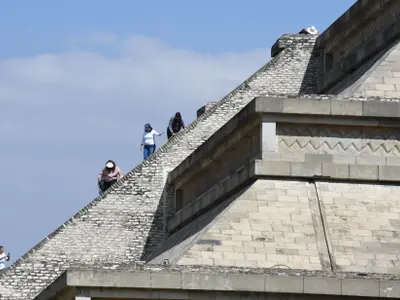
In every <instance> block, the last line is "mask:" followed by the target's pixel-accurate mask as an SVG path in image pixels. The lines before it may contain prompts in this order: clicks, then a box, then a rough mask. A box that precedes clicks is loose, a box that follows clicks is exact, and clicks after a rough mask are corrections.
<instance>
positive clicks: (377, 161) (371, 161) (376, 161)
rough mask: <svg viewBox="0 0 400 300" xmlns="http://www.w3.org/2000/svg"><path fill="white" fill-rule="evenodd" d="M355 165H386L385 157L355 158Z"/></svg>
mask: <svg viewBox="0 0 400 300" xmlns="http://www.w3.org/2000/svg"><path fill="white" fill-rule="evenodd" d="M356 164H358V165H386V157H384V156H372V155H371V156H357V157H356Z"/></svg>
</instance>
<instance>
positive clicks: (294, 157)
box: [281, 152, 306, 162]
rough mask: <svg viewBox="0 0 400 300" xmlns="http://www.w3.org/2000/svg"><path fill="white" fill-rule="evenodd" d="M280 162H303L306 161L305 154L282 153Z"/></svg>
mask: <svg viewBox="0 0 400 300" xmlns="http://www.w3.org/2000/svg"><path fill="white" fill-rule="evenodd" d="M281 160H283V161H299V162H304V161H305V160H306V153H304V152H282V153H281Z"/></svg>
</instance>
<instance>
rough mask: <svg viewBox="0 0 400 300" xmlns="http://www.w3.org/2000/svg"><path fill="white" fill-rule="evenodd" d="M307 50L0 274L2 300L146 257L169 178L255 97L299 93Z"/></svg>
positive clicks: (232, 96)
mask: <svg viewBox="0 0 400 300" xmlns="http://www.w3.org/2000/svg"><path fill="white" fill-rule="evenodd" d="M312 48H313V46H312V45H307V46H305V47H296V45H295V44H293V47H289V48H287V49H284V50H283V51H282V52H281V53H280V54H279V55H277V56H276V57H274V58H273V59H272V60H271V61H269V62H268V63H267V64H266V65H265V66H263V67H262V68H261V69H259V70H258V71H257V72H255V73H254V75H252V76H251V77H250V78H249V79H247V80H246V81H244V82H243V83H242V84H241V85H240V86H239V87H237V88H236V89H235V90H233V91H232V92H231V93H229V94H228V95H227V96H226V97H224V98H223V99H222V100H220V101H219V102H217V103H216V104H215V105H214V106H213V107H212V108H211V109H210V110H209V111H207V112H205V113H204V114H203V115H201V116H200V117H199V118H198V119H197V120H195V121H194V122H193V123H192V124H190V125H189V126H188V127H187V128H186V129H185V130H184V131H183V132H182V133H179V134H177V135H176V136H175V137H173V138H172V139H170V140H169V141H168V142H167V143H166V144H164V145H163V146H161V147H160V148H159V149H158V150H157V151H156V152H155V153H154V154H153V155H152V156H151V157H150V158H149V159H148V160H146V161H145V162H142V163H141V164H140V165H139V166H137V167H136V168H134V169H133V170H132V171H131V172H129V173H128V174H126V175H125V176H124V178H123V179H122V180H120V182H119V183H118V184H117V185H116V186H114V187H113V188H112V189H110V190H109V191H108V192H107V193H105V194H104V195H103V196H101V197H99V198H97V199H95V200H94V201H92V202H91V203H90V204H88V205H87V206H86V207H85V208H83V209H82V210H81V211H79V212H78V213H77V214H76V215H75V216H74V217H72V218H71V219H70V220H68V221H67V222H66V223H65V224H63V225H62V226H60V228H58V229H57V230H56V231H55V232H53V233H52V234H51V235H50V236H49V237H46V238H45V239H44V240H43V241H41V242H40V243H39V244H38V245H37V246H35V247H34V248H33V249H32V250H30V251H29V252H28V253H27V254H25V255H24V256H23V257H22V258H21V259H19V260H17V261H16V262H15V263H14V264H13V266H11V267H10V268H8V269H7V270H6V271H4V272H2V274H0V294H1V295H2V297H3V299H7V300H27V299H33V298H34V297H35V295H37V294H38V293H39V292H40V291H42V290H43V289H44V288H45V287H46V286H47V285H48V284H49V283H50V282H52V281H53V280H54V279H55V278H57V277H58V276H59V275H60V274H62V272H63V271H64V270H66V269H68V268H70V267H73V266H74V265H76V264H82V263H84V264H87V265H88V266H96V265H102V264H104V263H107V262H113V263H114V265H121V264H134V263H135V262H136V261H140V260H142V259H145V257H147V256H148V255H149V254H150V253H151V252H152V250H153V249H154V248H157V247H158V246H159V245H160V243H161V242H162V241H163V240H164V239H165V238H166V230H167V227H166V224H165V220H166V217H167V215H165V214H164V211H163V207H164V206H163V203H165V201H168V200H167V199H166V198H167V194H168V190H166V189H165V182H166V180H167V176H168V172H169V171H171V170H173V169H174V168H175V167H176V166H178V165H179V164H180V163H181V162H182V161H183V160H184V159H185V158H186V157H187V156H188V155H190V154H191V153H192V152H193V151H194V150H195V149H196V148H197V147H198V146H200V145H201V144H202V143H204V141H206V140H207V139H208V138H209V137H210V136H211V135H212V134H214V133H215V132H216V131H217V130H218V129H220V128H221V126H223V125H224V124H225V123H226V122H227V121H229V120H230V119H231V118H232V117H233V116H234V115H236V114H237V113H238V112H239V111H240V110H241V109H242V108H243V107H244V106H246V105H247V104H248V103H249V102H250V101H251V100H252V99H253V98H254V97H255V96H258V95H263V94H266V93H283V94H297V93H298V92H299V91H300V89H301V87H302V84H303V79H304V74H305V73H306V71H307V67H308V64H309V59H310V56H311V53H312V50H313V49H312ZM88 237H90V238H88ZM104 252H106V253H107V255H106V256H105V255H104ZM67 253H68V255H67ZM3 299H2V300H3Z"/></svg>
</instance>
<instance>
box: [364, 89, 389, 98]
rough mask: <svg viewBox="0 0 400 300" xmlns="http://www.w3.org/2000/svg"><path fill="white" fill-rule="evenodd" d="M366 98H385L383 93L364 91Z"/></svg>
mask: <svg viewBox="0 0 400 300" xmlns="http://www.w3.org/2000/svg"><path fill="white" fill-rule="evenodd" d="M365 96H366V97H385V91H371V90H370V91H365Z"/></svg>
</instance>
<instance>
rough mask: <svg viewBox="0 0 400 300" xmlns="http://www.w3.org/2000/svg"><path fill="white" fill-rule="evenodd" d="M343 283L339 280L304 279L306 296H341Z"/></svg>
mask: <svg viewBox="0 0 400 300" xmlns="http://www.w3.org/2000/svg"><path fill="white" fill-rule="evenodd" d="M341 292H342V281H341V280H340V279H338V278H322V277H304V293H305V294H323V295H340V294H341Z"/></svg>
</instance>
